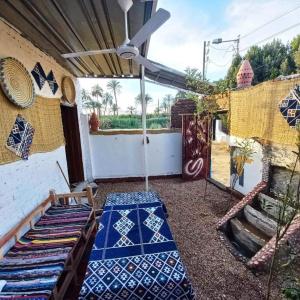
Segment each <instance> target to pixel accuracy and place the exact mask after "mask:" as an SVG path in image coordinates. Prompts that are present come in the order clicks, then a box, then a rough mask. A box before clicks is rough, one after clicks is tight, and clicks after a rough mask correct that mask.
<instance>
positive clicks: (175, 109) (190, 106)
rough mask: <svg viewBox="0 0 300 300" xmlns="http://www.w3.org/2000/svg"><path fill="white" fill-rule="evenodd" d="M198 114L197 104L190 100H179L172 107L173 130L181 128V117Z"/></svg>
mask: <svg viewBox="0 0 300 300" xmlns="http://www.w3.org/2000/svg"><path fill="white" fill-rule="evenodd" d="M195 112H196V103H195V101H194V100H190V99H179V100H177V101H176V102H175V103H174V104H173V105H172V107H171V128H181V127H182V124H181V115H182V114H193V113H195Z"/></svg>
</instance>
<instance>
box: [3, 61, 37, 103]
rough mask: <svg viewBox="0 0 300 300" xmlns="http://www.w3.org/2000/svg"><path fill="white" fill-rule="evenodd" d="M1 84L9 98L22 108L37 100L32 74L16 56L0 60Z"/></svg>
mask: <svg viewBox="0 0 300 300" xmlns="http://www.w3.org/2000/svg"><path fill="white" fill-rule="evenodd" d="M0 85H1V87H2V90H3V92H4V93H5V95H6V96H7V98H8V99H9V100H10V101H11V102H13V103H14V104H16V105H18V106H20V107H22V108H26V107H29V106H31V105H32V104H33V102H34V101H35V92H34V85H33V82H32V80H31V77H30V74H29V73H28V71H27V70H26V69H25V67H24V66H23V64H22V63H20V62H19V61H18V60H16V59H15V58H12V57H7V58H3V59H1V60H0Z"/></svg>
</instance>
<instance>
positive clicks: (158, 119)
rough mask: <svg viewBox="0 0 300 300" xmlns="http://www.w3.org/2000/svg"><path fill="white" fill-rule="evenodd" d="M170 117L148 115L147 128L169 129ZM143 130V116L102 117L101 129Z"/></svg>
mask: <svg viewBox="0 0 300 300" xmlns="http://www.w3.org/2000/svg"><path fill="white" fill-rule="evenodd" d="M169 123H170V117H169V116H167V115H159V116H157V115H154V114H149V115H147V128H149V129H160V128H169ZM138 128H142V116H140V115H132V116H128V115H119V116H101V117H100V129H138Z"/></svg>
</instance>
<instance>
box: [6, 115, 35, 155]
mask: <svg viewBox="0 0 300 300" xmlns="http://www.w3.org/2000/svg"><path fill="white" fill-rule="evenodd" d="M33 134H34V128H33V127H32V126H31V124H30V123H29V122H27V121H26V120H25V119H24V118H23V117H22V116H21V115H18V116H17V118H16V121H15V123H14V125H13V128H12V130H11V132H10V134H9V137H8V139H7V142H6V147H7V148H8V149H9V150H10V151H12V152H14V153H15V154H16V155H18V156H19V157H21V158H22V159H25V160H26V159H28V156H29V151H30V146H31V144H32V139H33Z"/></svg>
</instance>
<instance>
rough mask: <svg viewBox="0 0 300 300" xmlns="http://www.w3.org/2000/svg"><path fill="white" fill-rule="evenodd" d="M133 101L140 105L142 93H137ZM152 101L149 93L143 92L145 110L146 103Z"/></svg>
mask: <svg viewBox="0 0 300 300" xmlns="http://www.w3.org/2000/svg"><path fill="white" fill-rule="evenodd" d="M135 102H136V103H137V104H140V105H141V106H142V102H143V101H142V95H141V94H138V95H137V96H136V97H135ZM150 102H152V97H151V96H150V95H149V94H145V103H146V110H147V105H148V103H150ZM142 109H143V106H142Z"/></svg>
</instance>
